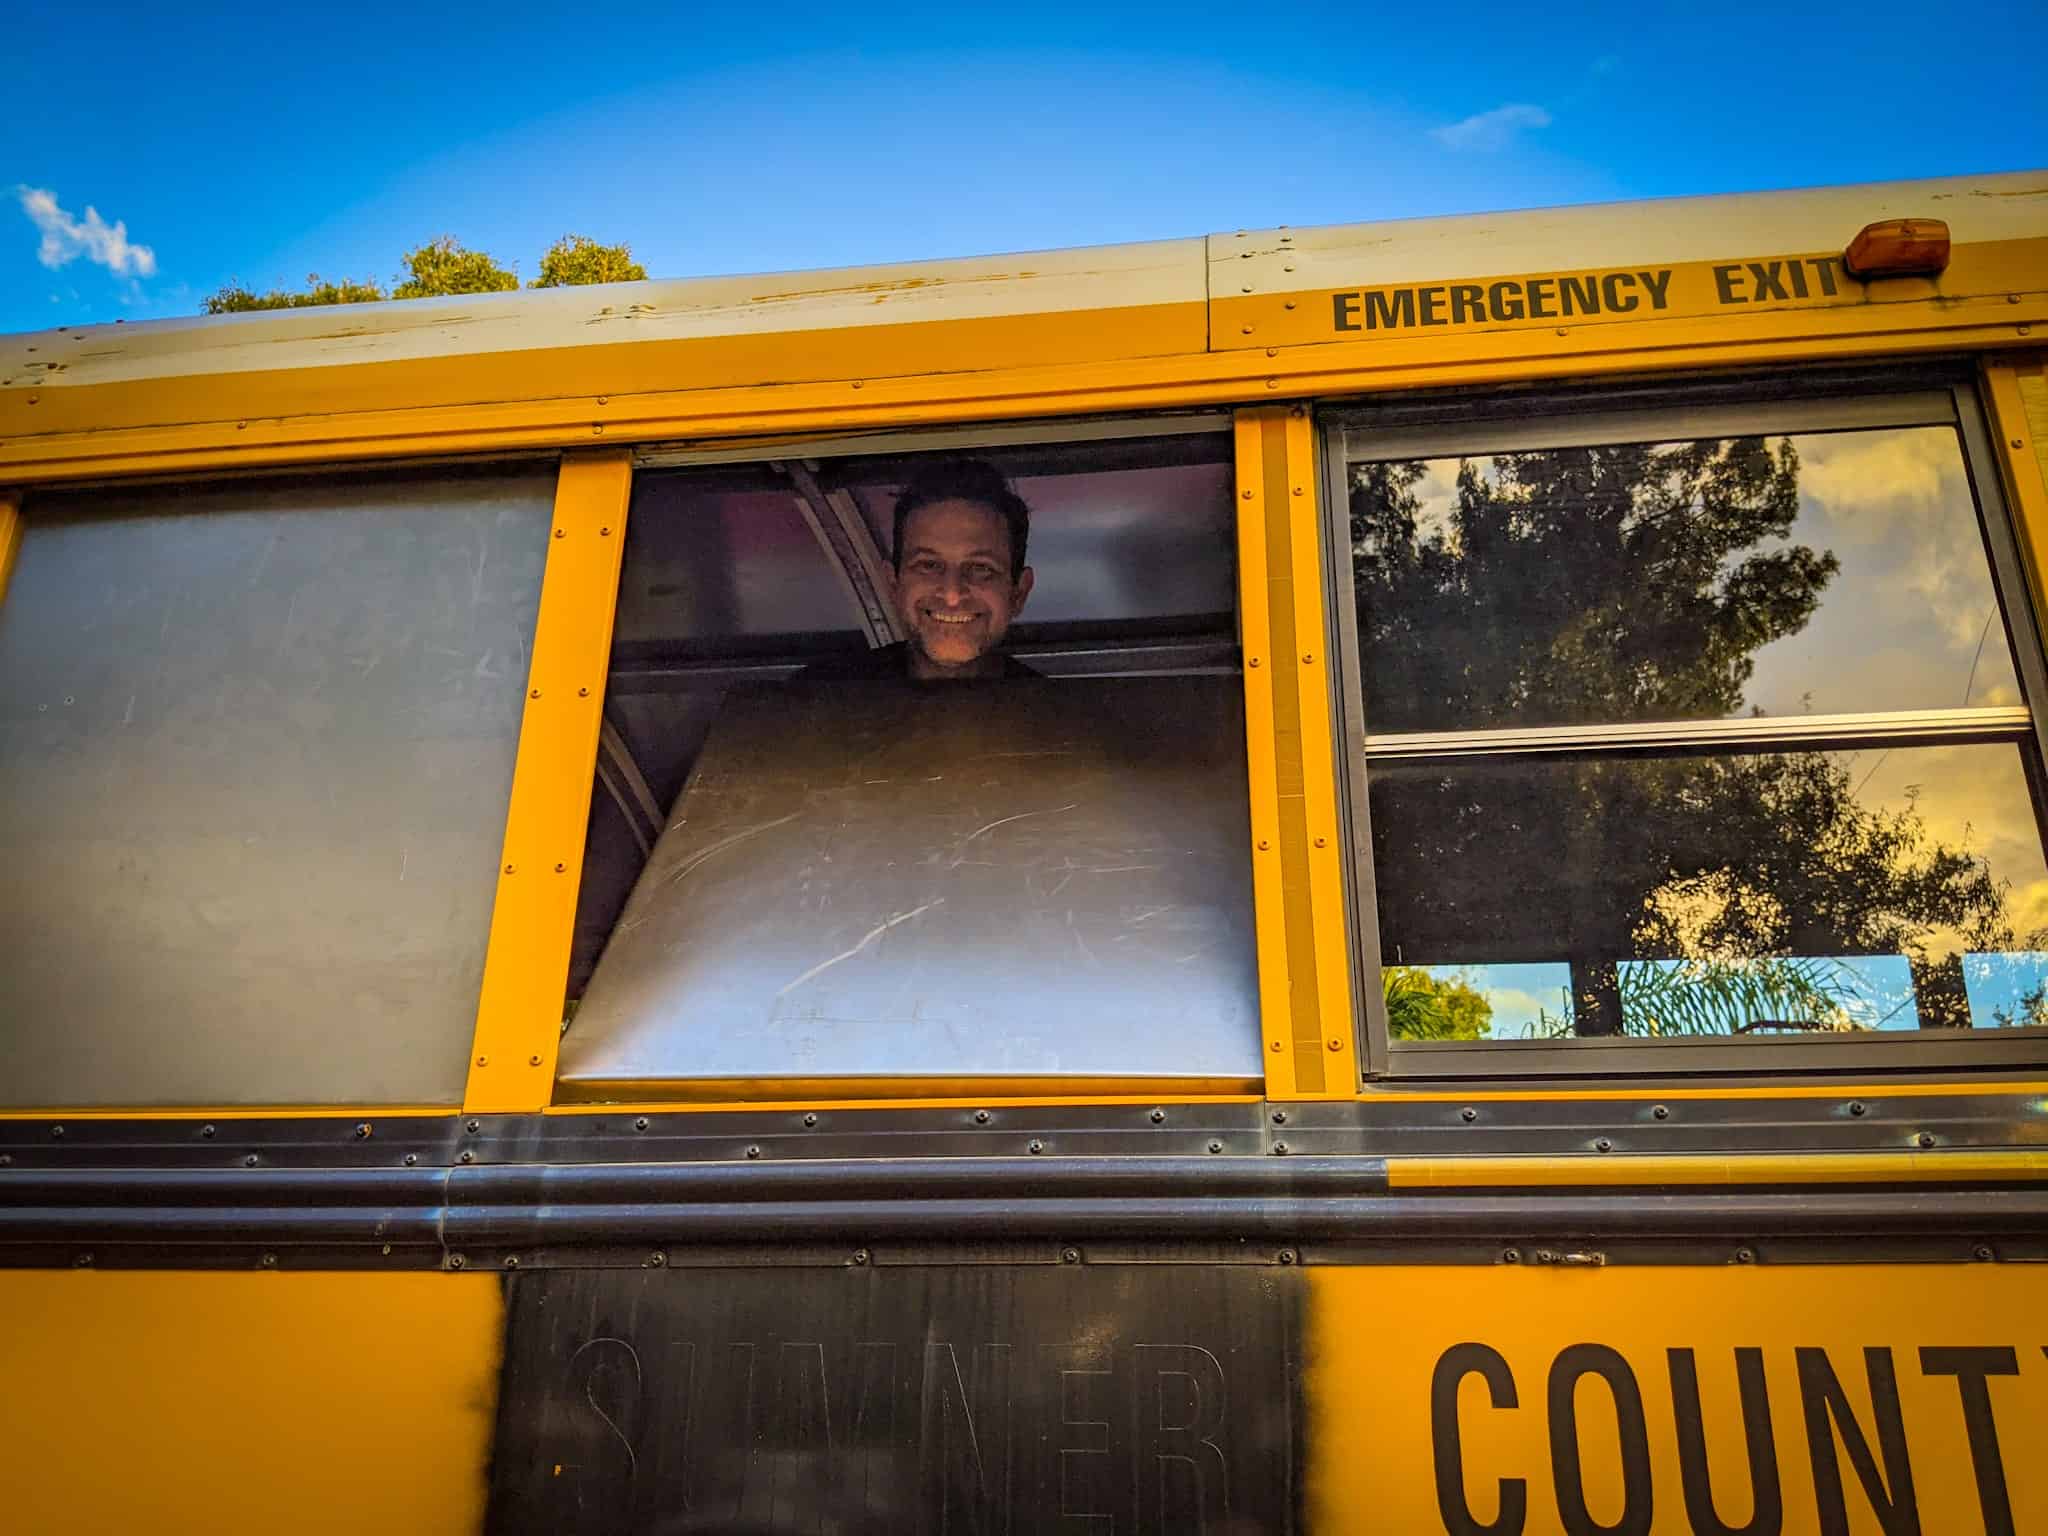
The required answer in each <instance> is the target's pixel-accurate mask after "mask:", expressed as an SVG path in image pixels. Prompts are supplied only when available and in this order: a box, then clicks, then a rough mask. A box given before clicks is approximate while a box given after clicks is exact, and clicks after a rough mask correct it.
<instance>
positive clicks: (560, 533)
mask: <svg viewBox="0 0 2048 1536" xmlns="http://www.w3.org/2000/svg"><path fill="white" fill-rule="evenodd" d="M555 537H556V538H558V539H566V538H567V537H569V530H568V529H566V528H557V529H556V530H555Z"/></svg>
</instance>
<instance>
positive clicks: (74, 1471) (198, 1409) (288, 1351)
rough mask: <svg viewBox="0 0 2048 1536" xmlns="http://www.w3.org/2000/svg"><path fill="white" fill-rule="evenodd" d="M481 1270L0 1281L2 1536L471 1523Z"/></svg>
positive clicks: (493, 1300)
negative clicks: (16, 1534)
mask: <svg viewBox="0 0 2048 1536" xmlns="http://www.w3.org/2000/svg"><path fill="white" fill-rule="evenodd" d="M501 1295H502V1293H501V1291H500V1288H499V1285H498V1282H497V1281H496V1279H495V1278H493V1277H490V1276H486V1275H440V1274H426V1275H342V1274H225V1275H223V1274H172V1273H123V1274H102V1273H94V1272H92V1271H82V1272H80V1271H71V1270H59V1271H37V1270H15V1271H9V1272H5V1273H0V1360H4V1361H5V1362H6V1382H7V1390H6V1391H5V1392H0V1490H4V1492H0V1527H4V1528H5V1529H6V1530H8V1531H20V1532H24V1533H26V1532H31V1531H50V1532H55V1531H77V1532H101V1531H108V1532H111V1531H138V1532H139V1531H148V1532H151V1533H152V1536H174V1533H179V1532H192V1533H195V1536H197V1533H205V1536H215V1533H219V1532H227V1531H264V1532H281V1531H291V1532H295V1533H299V1532H303V1533H307V1536H313V1533H316V1532H333V1533H336V1536H361V1533H363V1532H366V1531H398V1530H405V1531H432V1532H446V1533H453V1532H462V1531H475V1530H480V1529H482V1526H483V1516H484V1502H485V1496H486V1492H487V1489H486V1484H485V1474H486V1467H487V1465H488V1459H489V1455H490V1445H491V1432H492V1425H493V1420H494V1417H495V1403H496V1399H497V1388H498V1364H499V1359H500V1351H501V1339H502V1336H503V1312H504V1308H503V1303H502V1301H501V1299H500V1298H501Z"/></svg>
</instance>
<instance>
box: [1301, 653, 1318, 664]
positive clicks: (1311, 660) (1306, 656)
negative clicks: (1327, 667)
mask: <svg viewBox="0 0 2048 1536" xmlns="http://www.w3.org/2000/svg"><path fill="white" fill-rule="evenodd" d="M1301 664H1302V665H1303V666H1304V667H1312V666H1314V665H1315V664H1316V653H1315V652H1314V651H1303V652H1302V653H1301Z"/></svg>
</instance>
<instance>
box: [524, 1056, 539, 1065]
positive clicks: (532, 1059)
mask: <svg viewBox="0 0 2048 1536" xmlns="http://www.w3.org/2000/svg"><path fill="white" fill-rule="evenodd" d="M526 1064H527V1065H528V1066H529V1067H537V1066H539V1065H540V1057H539V1056H529V1057H527V1058H526Z"/></svg>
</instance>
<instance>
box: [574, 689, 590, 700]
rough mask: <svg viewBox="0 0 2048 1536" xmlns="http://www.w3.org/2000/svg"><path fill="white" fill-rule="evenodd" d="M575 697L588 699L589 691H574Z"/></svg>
mask: <svg viewBox="0 0 2048 1536" xmlns="http://www.w3.org/2000/svg"><path fill="white" fill-rule="evenodd" d="M576 697H577V698H579V699H587V698H589V697H590V690H589V689H588V688H578V689H577V690H576Z"/></svg>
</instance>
